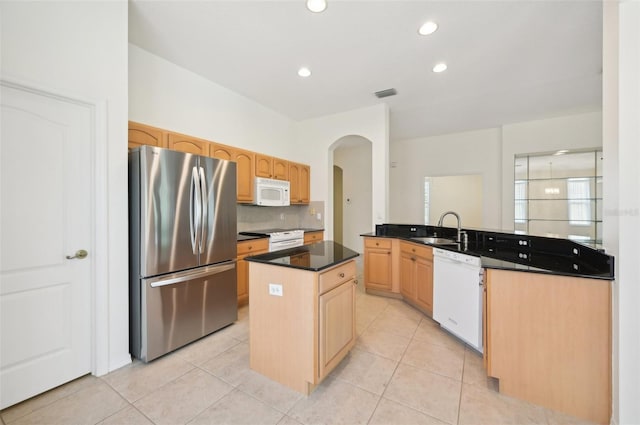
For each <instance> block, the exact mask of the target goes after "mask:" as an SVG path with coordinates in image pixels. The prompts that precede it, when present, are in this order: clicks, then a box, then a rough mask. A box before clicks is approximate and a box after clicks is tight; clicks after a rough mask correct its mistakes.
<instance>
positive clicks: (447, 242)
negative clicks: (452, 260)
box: [411, 237, 457, 245]
mask: <svg viewBox="0 0 640 425" xmlns="http://www.w3.org/2000/svg"><path fill="white" fill-rule="evenodd" d="M411 239H413V240H415V241H418V242H422V243H427V244H429V245H457V242H456V241H454V240H453V239H446V238H431V237H422V238H411Z"/></svg>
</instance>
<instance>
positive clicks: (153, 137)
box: [129, 121, 167, 149]
mask: <svg viewBox="0 0 640 425" xmlns="http://www.w3.org/2000/svg"><path fill="white" fill-rule="evenodd" d="M144 145H149V146H157V147H159V148H166V147H167V132H166V131H164V130H162V129H160V128H156V127H151V126H150V125H145V124H140V123H137V122H133V121H129V149H133V148H137V147H138V146H144Z"/></svg>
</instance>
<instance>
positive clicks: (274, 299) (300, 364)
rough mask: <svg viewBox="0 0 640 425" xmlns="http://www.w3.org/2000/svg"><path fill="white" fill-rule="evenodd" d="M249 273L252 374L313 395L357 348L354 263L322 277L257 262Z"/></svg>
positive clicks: (330, 271) (341, 264)
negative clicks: (274, 290)
mask: <svg viewBox="0 0 640 425" xmlns="http://www.w3.org/2000/svg"><path fill="white" fill-rule="evenodd" d="M249 269H250V272H251V279H250V287H251V289H250V293H249V299H250V301H249V309H250V312H249V314H250V317H251V320H250V321H249V326H250V331H249V338H250V340H249V347H250V360H249V363H250V366H251V369H253V370H255V371H256V372H258V373H261V374H263V375H265V376H267V377H269V378H271V379H273V380H275V381H277V382H280V383H281V384H283V385H286V386H288V387H289V388H292V389H294V390H296V391H298V392H301V393H303V394H306V395H308V394H310V393H311V391H313V389H314V388H315V387H316V386H317V385H318V384H319V383H320V382H322V380H323V379H324V378H325V377H326V376H327V375H328V374H329V373H330V372H331V371H332V370H333V369H334V368H335V367H336V366H337V365H338V363H340V361H341V360H342V359H343V358H344V356H346V355H347V353H348V352H349V351H350V350H351V349H352V348H353V346H354V344H355V339H356V328H355V276H356V264H355V261H354V260H349V261H346V262H343V263H340V264H338V265H336V266H334V267H331V268H330V269H327V270H324V271H322V272H313V271H309V270H303V269H297V268H292V267H283V266H278V265H272V264H264V263H256V262H250V263H249ZM270 285H280V289H281V295H280V296H278V295H272V294H270Z"/></svg>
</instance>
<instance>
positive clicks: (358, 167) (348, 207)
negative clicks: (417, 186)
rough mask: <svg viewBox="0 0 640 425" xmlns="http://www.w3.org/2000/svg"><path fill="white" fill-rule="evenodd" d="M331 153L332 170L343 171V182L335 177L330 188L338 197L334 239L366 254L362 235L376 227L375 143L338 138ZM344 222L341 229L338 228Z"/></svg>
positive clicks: (335, 198)
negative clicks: (373, 168)
mask: <svg viewBox="0 0 640 425" xmlns="http://www.w3.org/2000/svg"><path fill="white" fill-rule="evenodd" d="M329 151H330V153H332V155H330V157H332V159H333V161H332V168H333V167H338V168H340V169H341V170H342V179H341V181H340V179H335V177H334V178H333V179H332V180H333V184H332V185H331V186H330V187H331V190H332V193H333V195H334V197H333V223H334V229H333V231H334V233H333V238H334V240H336V241H338V240H342V242H341V243H342V244H343V245H344V246H346V247H348V248H350V249H353V250H354V251H358V252H362V238H361V237H360V235H361V234H362V233H368V232H370V231H371V229H372V228H373V224H372V209H373V196H372V177H373V174H372V143H371V141H370V140H369V139H367V138H365V137H362V136H358V135H349V136H345V137H342V138H340V139H338V140H337V141H336V142H335V143H333V144H332V145H331V146H330V147H329ZM332 177H333V176H332ZM340 193H341V194H342V196H341V197H340V196H339V195H340ZM336 195H338V196H336ZM340 223H341V226H336V224H340ZM339 227H341V228H342V229H339ZM338 232H339V233H340V234H338Z"/></svg>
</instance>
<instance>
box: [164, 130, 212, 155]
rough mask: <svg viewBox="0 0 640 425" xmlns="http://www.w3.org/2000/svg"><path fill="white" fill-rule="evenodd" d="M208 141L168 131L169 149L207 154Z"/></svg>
mask: <svg viewBox="0 0 640 425" xmlns="http://www.w3.org/2000/svg"><path fill="white" fill-rule="evenodd" d="M209 144H210V143H209V142H207V141H206V140H202V139H197V138H195V137H189V136H185V135H182V134H177V133H169V149H173V150H176V151H180V152H187V153H193V154H196V155H202V156H209Z"/></svg>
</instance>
